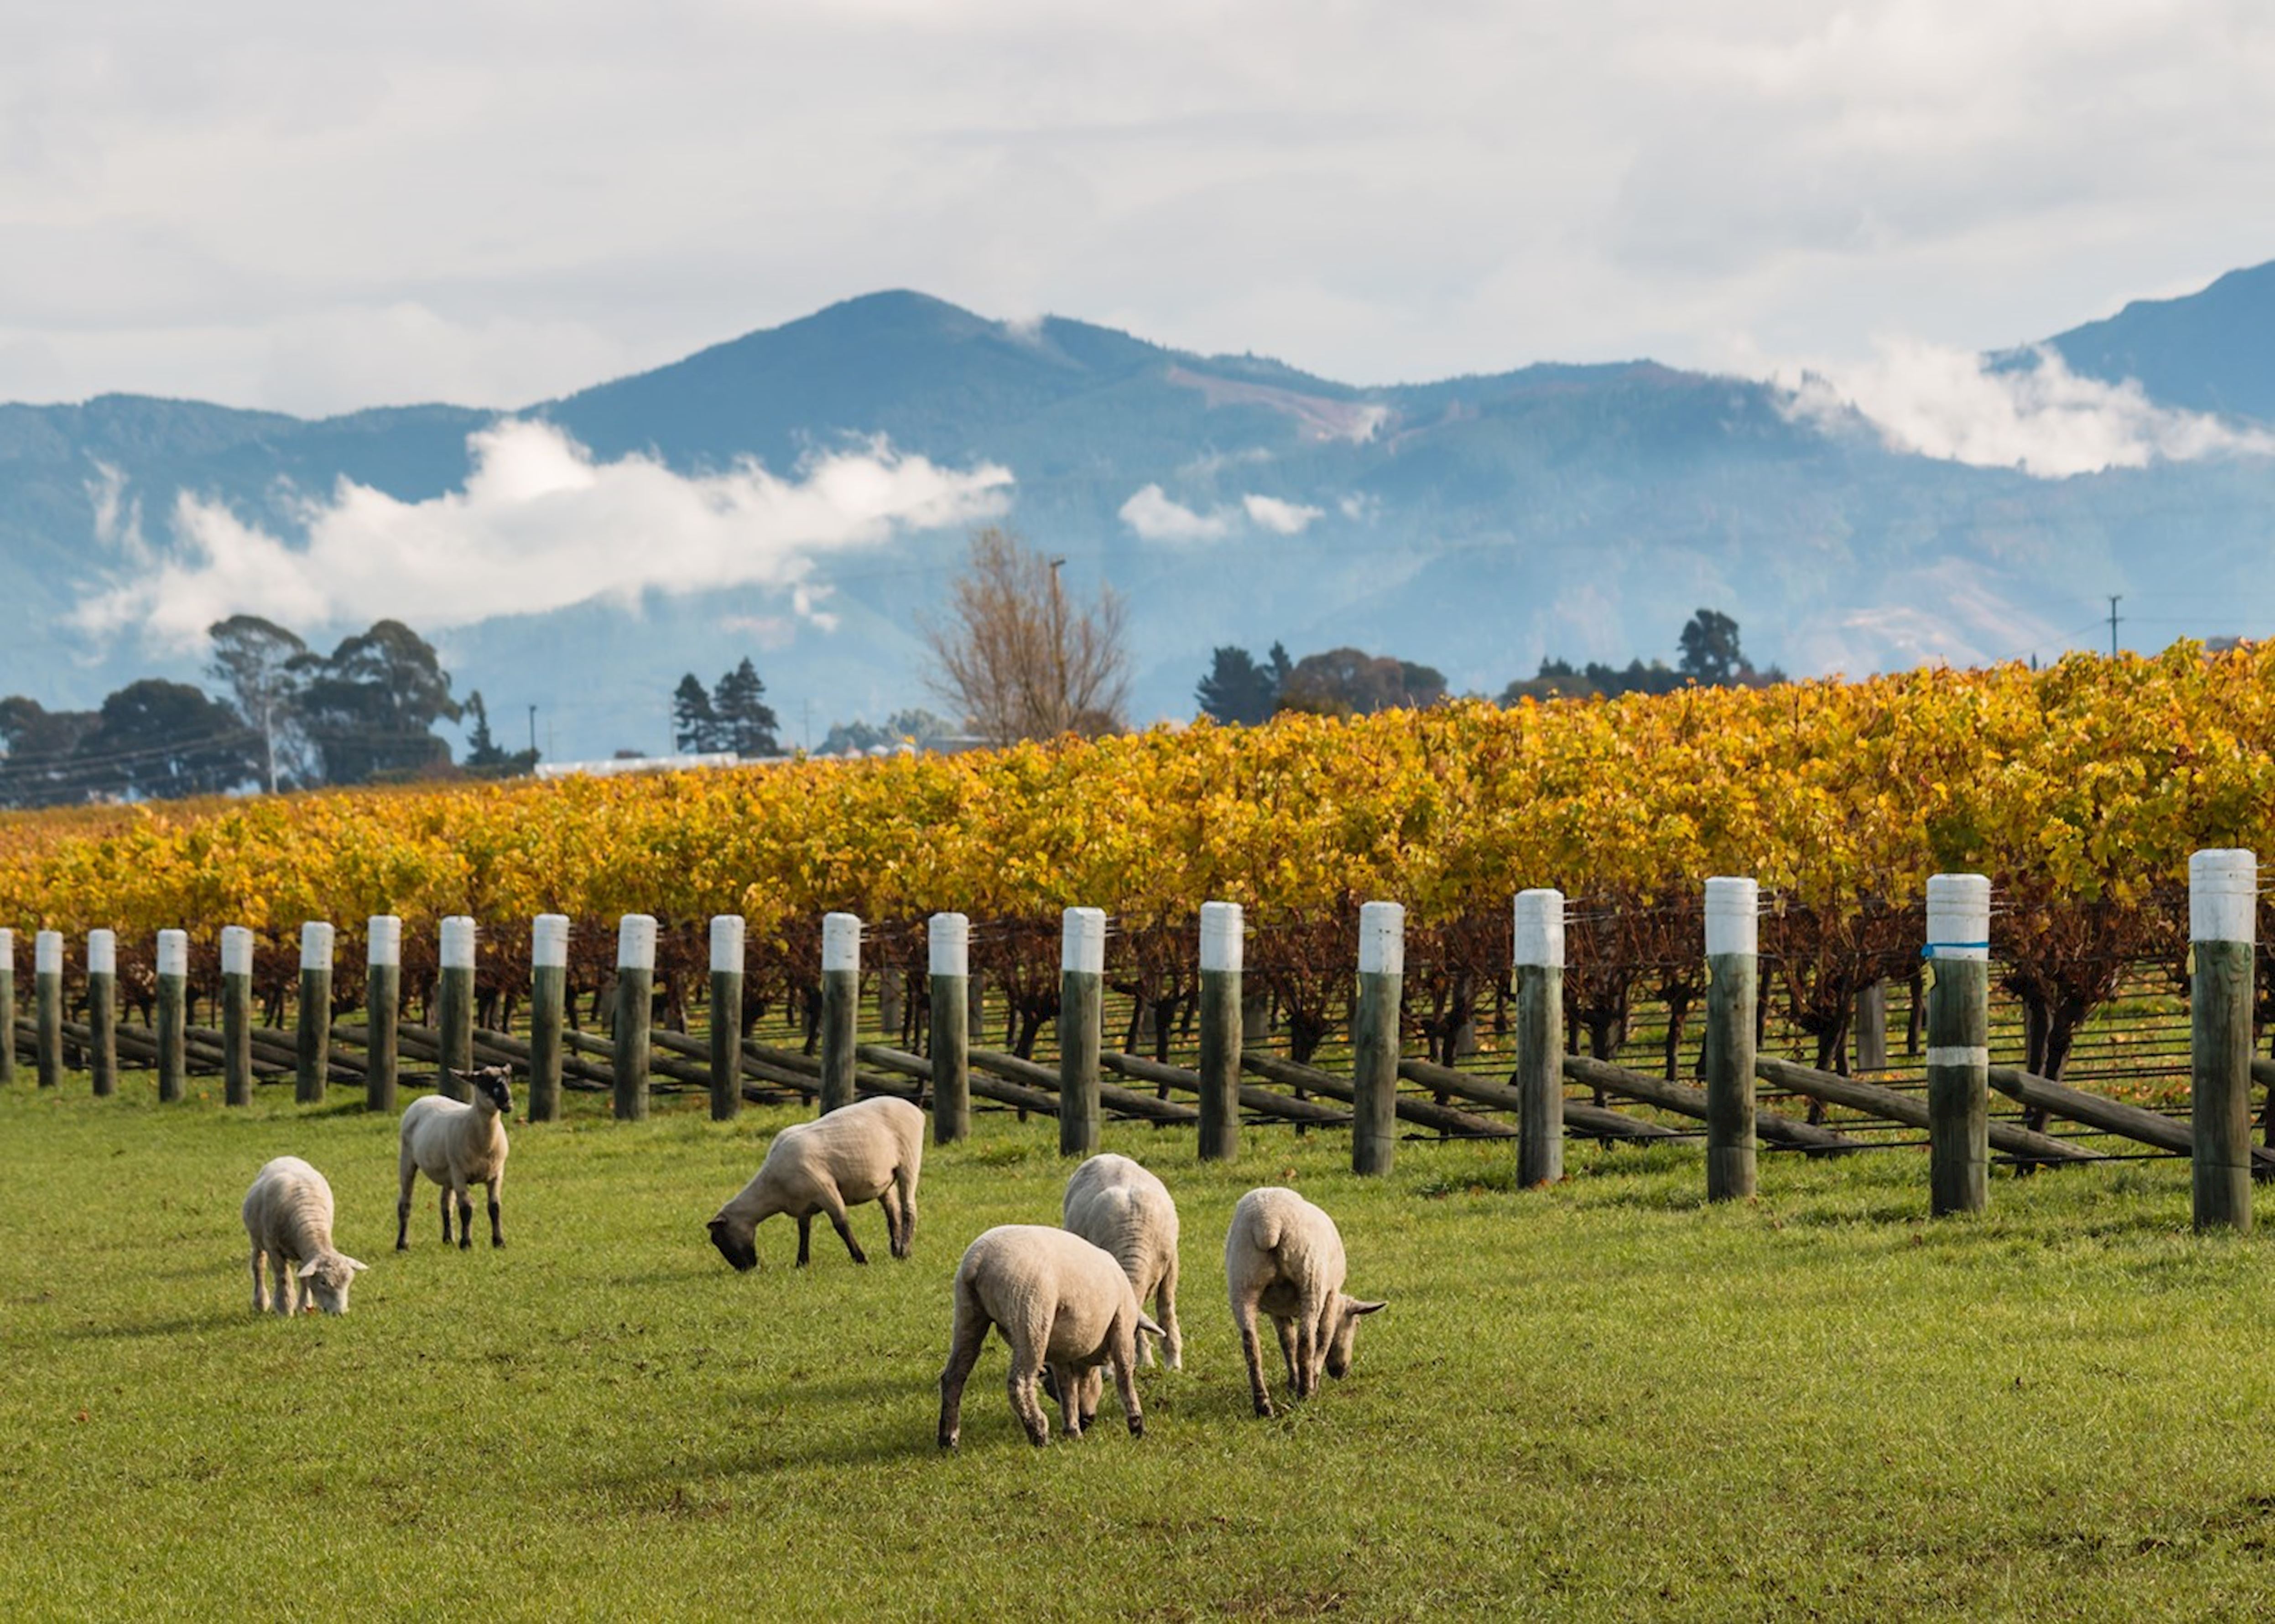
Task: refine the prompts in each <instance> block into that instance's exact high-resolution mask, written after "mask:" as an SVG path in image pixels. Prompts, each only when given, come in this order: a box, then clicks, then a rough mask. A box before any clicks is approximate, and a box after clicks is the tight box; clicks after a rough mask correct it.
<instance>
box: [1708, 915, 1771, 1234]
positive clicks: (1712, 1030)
mask: <svg viewBox="0 0 2275 1624" xmlns="http://www.w3.org/2000/svg"><path fill="white" fill-rule="evenodd" d="M1760 908H1761V888H1760V887H1759V886H1758V885H1757V884H1756V883H1755V882H1754V881H1753V880H1739V879H1715V880H1708V881H1707V882H1706V1042H1705V1047H1704V1053H1703V1054H1702V1056H1701V1066H1700V1069H1701V1070H1703V1071H1704V1073H1705V1078H1706V1199H1707V1200H1709V1201H1742V1200H1745V1199H1746V1198H1748V1197H1750V1196H1752V1195H1753V1193H1754V1189H1755V1165H1754V1003H1755V1001H1756V999H1757V997H1758V996H1759V982H1760V924H1759V914H1760Z"/></svg>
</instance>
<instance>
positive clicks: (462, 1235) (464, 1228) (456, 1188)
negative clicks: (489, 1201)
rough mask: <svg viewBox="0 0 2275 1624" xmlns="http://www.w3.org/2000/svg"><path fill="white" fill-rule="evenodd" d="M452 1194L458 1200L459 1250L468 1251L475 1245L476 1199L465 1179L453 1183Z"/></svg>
mask: <svg viewBox="0 0 2275 1624" xmlns="http://www.w3.org/2000/svg"><path fill="white" fill-rule="evenodd" d="M450 1193H451V1194H452V1195H454V1196H456V1197H457V1198H458V1250H460V1251H462V1252H463V1251H466V1250H471V1249H472V1246H473V1244H474V1197H473V1192H472V1191H471V1190H468V1189H467V1188H466V1182H465V1180H464V1179H458V1180H455V1181H453V1182H452V1183H451V1186H450Z"/></svg>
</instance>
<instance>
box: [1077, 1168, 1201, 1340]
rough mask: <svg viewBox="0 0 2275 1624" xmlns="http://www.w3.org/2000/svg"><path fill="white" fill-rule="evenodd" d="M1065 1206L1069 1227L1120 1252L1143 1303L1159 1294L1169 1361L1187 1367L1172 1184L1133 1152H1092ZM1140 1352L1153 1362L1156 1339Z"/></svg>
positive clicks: (1155, 1305)
mask: <svg viewBox="0 0 2275 1624" xmlns="http://www.w3.org/2000/svg"><path fill="white" fill-rule="evenodd" d="M1062 1212H1063V1216H1062V1220H1061V1221H1062V1225H1063V1227H1066V1228H1068V1229H1069V1230H1071V1231H1073V1232H1074V1233H1075V1234H1076V1235H1080V1236H1081V1237H1082V1238H1083V1239H1084V1240H1085V1241H1088V1242H1089V1243H1091V1244H1092V1245H1093V1246H1099V1247H1102V1248H1104V1249H1105V1250H1107V1251H1109V1252H1112V1253H1113V1254H1114V1256H1115V1260H1116V1261H1117V1262H1119V1263H1120V1264H1121V1265H1122V1273H1125V1274H1127V1275H1128V1276H1129V1277H1130V1290H1132V1291H1134V1292H1136V1293H1137V1294H1138V1302H1139V1303H1144V1302H1145V1299H1146V1298H1147V1297H1151V1298H1153V1312H1154V1314H1155V1315H1156V1316H1157V1317H1158V1318H1160V1322H1161V1332H1162V1352H1163V1355H1164V1356H1165V1358H1166V1360H1167V1362H1168V1367H1169V1368H1170V1369H1171V1370H1173V1371H1181V1370H1183V1369H1184V1366H1185V1339H1184V1333H1183V1332H1182V1331H1181V1330H1179V1329H1178V1327H1177V1204H1176V1203H1175V1201H1173V1200H1171V1199H1170V1197H1169V1187H1168V1185H1166V1184H1164V1183H1162V1182H1161V1181H1160V1179H1159V1178H1156V1177H1155V1176H1154V1175H1153V1174H1152V1173H1151V1172H1149V1171H1147V1170H1146V1169H1145V1167H1140V1166H1139V1165H1138V1163H1136V1162H1134V1161H1132V1160H1130V1158H1128V1157H1127V1156H1116V1155H1114V1154H1112V1153H1111V1152H1108V1153H1107V1154H1105V1155H1100V1156H1092V1158H1090V1159H1089V1160H1087V1161H1085V1162H1084V1163H1083V1164H1082V1166H1080V1167H1077V1168H1076V1169H1075V1170H1074V1176H1073V1177H1071V1178H1069V1179H1068V1180H1067V1187H1066V1200H1065V1204H1064V1206H1063V1208H1062ZM1138 1357H1139V1359H1140V1361H1141V1362H1142V1363H1146V1364H1151V1363H1153V1344H1152V1343H1151V1342H1148V1341H1145V1340H1144V1339H1142V1338H1141V1339H1139V1342H1138Z"/></svg>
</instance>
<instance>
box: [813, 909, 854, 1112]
mask: <svg viewBox="0 0 2275 1624" xmlns="http://www.w3.org/2000/svg"><path fill="white" fill-rule="evenodd" d="M860 1023H861V921H860V920H859V918H857V917H855V916H854V915H852V914H850V913H829V914H824V915H823V916H822V917H821V1032H820V1039H821V1112H822V1114H824V1115H827V1114H829V1113H830V1112H832V1111H835V1110H836V1109H837V1107H840V1106H850V1105H851V1104H852V1103H853V1098H854V1093H853V1050H854V1047H855V1046H856V1045H858V1043H859V1041H860Z"/></svg>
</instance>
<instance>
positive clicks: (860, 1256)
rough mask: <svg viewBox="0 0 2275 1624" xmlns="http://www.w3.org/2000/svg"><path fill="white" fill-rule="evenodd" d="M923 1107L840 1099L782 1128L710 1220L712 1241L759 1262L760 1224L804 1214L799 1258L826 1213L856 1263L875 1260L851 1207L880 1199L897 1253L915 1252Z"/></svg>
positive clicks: (722, 1251)
mask: <svg viewBox="0 0 2275 1624" xmlns="http://www.w3.org/2000/svg"><path fill="white" fill-rule="evenodd" d="M924 1124H925V1116H924V1113H923V1112H922V1111H920V1110H918V1108H917V1107H914V1106H912V1105H911V1104H910V1103H909V1102H908V1101H907V1100H905V1099H892V1098H890V1097H889V1096H881V1097H879V1098H877V1099H864V1100H860V1101H858V1103H856V1104H853V1105H850V1106H841V1107H838V1108H837V1109H836V1110H835V1111H832V1112H830V1113H829V1114H828V1115H826V1116H822V1117H819V1118H817V1119H816V1120H814V1121H813V1122H797V1123H794V1124H792V1125H791V1126H790V1127H788V1128H785V1129H782V1131H781V1132H780V1133H778V1134H776V1135H775V1137H774V1143H773V1144H769V1145H767V1159H766V1160H765V1161H764V1162H762V1163H760V1167H759V1170H758V1172H757V1174H756V1175H753V1176H752V1180H751V1182H749V1183H748V1184H745V1185H744V1187H743V1189H742V1190H741V1192H740V1193H739V1194H737V1196H736V1197H734V1199H733V1200H731V1201H729V1202H728V1203H727V1205H724V1206H722V1207H721V1208H720V1209H719V1211H718V1212H717V1213H716V1214H715V1215H714V1217H713V1218H712V1220H711V1225H710V1228H711V1244H712V1245H714V1246H715V1247H717V1248H718V1249H719V1255H720V1256H721V1257H722V1258H725V1259H726V1260H727V1261H728V1262H729V1263H731V1264H733V1265H735V1267H736V1268H737V1269H738V1270H747V1269H754V1268H756V1267H757V1266H758V1263H759V1249H758V1244H757V1239H756V1232H757V1230H758V1227H759V1226H760V1224H762V1223H764V1222H765V1221H766V1220H767V1219H769V1218H772V1217H773V1216H774V1215H775V1213H777V1212H787V1213H788V1214H790V1217H792V1218H795V1219H796V1220H797V1262H798V1266H799V1267H800V1268H804V1267H805V1265H806V1263H807V1262H808V1261H809V1260H810V1258H811V1257H812V1255H813V1245H812V1243H813V1215H814V1214H815V1213H816V1212H820V1213H822V1214H824V1215H825V1216H827V1217H828V1220H829V1222H830V1227H833V1228H835V1230H836V1231H837V1235H838V1238H839V1239H840V1240H842V1241H843V1242H844V1243H845V1250H847V1251H848V1252H850V1254H851V1255H852V1258H853V1261H854V1262H856V1263H866V1262H868V1261H869V1258H868V1256H867V1254H865V1252H863V1251H862V1250H861V1243H859V1242H858V1241H857V1240H855V1239H854V1238H853V1227H852V1226H851V1225H850V1224H849V1223H847V1222H846V1220H845V1209H846V1208H847V1207H848V1206H858V1205H861V1204H862V1203H863V1202H865V1201H874V1202H875V1203H877V1205H880V1206H881V1207H883V1208H884V1209H885V1235H886V1237H887V1240H888V1243H889V1244H890V1245H891V1247H892V1252H893V1256H894V1257H896V1258H905V1257H907V1256H908V1255H909V1249H910V1245H911V1242H912V1240H913V1239H914V1237H915V1235H916V1228H917V1177H918V1174H919V1173H921V1172H922V1171H923V1167H924Z"/></svg>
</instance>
